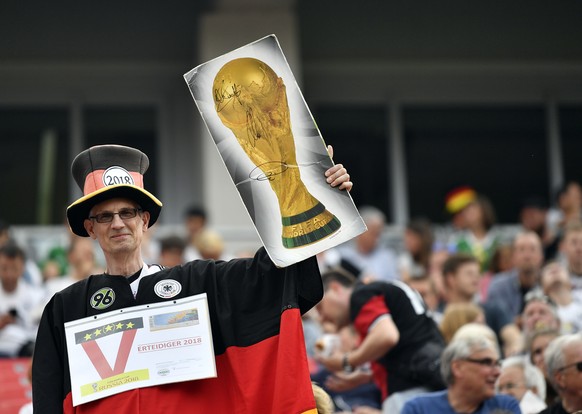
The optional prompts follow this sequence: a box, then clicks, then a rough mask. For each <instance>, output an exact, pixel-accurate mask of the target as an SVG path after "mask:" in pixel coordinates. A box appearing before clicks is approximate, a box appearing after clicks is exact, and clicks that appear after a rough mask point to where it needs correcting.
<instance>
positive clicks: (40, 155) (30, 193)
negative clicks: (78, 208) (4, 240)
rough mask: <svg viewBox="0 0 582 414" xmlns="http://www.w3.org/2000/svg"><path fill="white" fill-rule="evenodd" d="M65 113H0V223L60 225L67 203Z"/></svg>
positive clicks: (13, 110)
mask: <svg viewBox="0 0 582 414" xmlns="http://www.w3.org/2000/svg"><path fill="white" fill-rule="evenodd" d="M69 137H70V132H69V116H68V110H67V109H66V108H57V107H50V108H42V107H34V108H22V107H18V108H14V107H5V108H0V184H1V186H0V188H1V190H2V203H0V219H3V220H5V221H6V222H8V223H9V224H11V225H20V224H27V225H28V224H61V223H63V221H64V211H65V208H66V205H67V200H68V194H67V192H68V188H69V187H68V183H69V179H70V173H69V168H70V167H69V161H68V160H69V153H68V146H69V139H70V138H69Z"/></svg>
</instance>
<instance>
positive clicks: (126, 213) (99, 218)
mask: <svg viewBox="0 0 582 414" xmlns="http://www.w3.org/2000/svg"><path fill="white" fill-rule="evenodd" d="M138 211H140V212H141V211H142V209H141V208H122V209H121V210H119V211H118V212H117V213H113V212H111V211H106V212H105V213H99V214H96V215H94V216H90V217H89V219H91V220H95V221H96V222H97V223H111V222H112V221H113V217H114V216H115V215H116V214H117V215H119V218H120V219H122V220H131V219H132V218H135V216H137V212H138Z"/></svg>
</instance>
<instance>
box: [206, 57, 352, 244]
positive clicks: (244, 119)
mask: <svg viewBox="0 0 582 414" xmlns="http://www.w3.org/2000/svg"><path fill="white" fill-rule="evenodd" d="M212 90H213V96H214V103H215V109H216V112H217V114H218V117H219V118H220V120H221V121H222V123H223V124H224V125H225V126H226V127H227V128H229V129H230V130H231V131H232V132H233V133H234V136H235V137H236V139H237V141H238V143H239V144H240V146H241V147H242V148H243V150H244V151H245V153H246V154H247V155H248V156H249V158H250V159H251V161H252V162H253V163H254V164H255V165H256V166H257V167H259V168H260V169H261V171H262V173H263V174H262V175H261V176H262V177H264V178H265V179H268V180H269V183H270V184H271V188H272V189H273V191H274V192H275V194H276V196H277V200H278V202H279V209H280V212H281V218H282V220H281V221H282V224H283V232H282V239H283V240H282V241H283V246H285V247H286V248H294V247H300V246H305V245H308V244H311V243H314V242H316V241H318V240H321V239H323V238H325V237H327V236H329V235H330V234H332V233H334V232H335V231H337V230H338V229H339V228H340V227H341V223H340V221H339V220H338V219H337V217H335V216H334V215H333V214H332V213H330V212H329V211H328V210H326V208H325V206H324V205H323V204H322V203H321V202H320V201H319V200H317V199H316V198H315V197H313V196H312V195H311V194H310V193H309V191H308V190H307V188H306V187H305V184H304V183H303V182H302V181H301V176H300V174H299V168H298V167H297V160H296V155H295V142H294V139H293V133H292V131H291V120H290V114H289V106H288V103H287V93H286V89H285V84H284V83H283V79H281V78H280V77H278V76H277V74H276V73H275V72H274V71H273V69H271V68H270V67H269V66H268V65H267V64H265V63H264V62H262V61H260V60H257V59H253V58H240V59H234V60H231V61H230V62H228V63H226V64H225V65H224V66H223V67H222V68H221V69H220V70H219V71H218V73H217V74H216V77H215V78H214V84H213V85H212Z"/></svg>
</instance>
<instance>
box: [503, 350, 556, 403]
mask: <svg viewBox="0 0 582 414" xmlns="http://www.w3.org/2000/svg"><path fill="white" fill-rule="evenodd" d="M495 389H496V392H497V393H500V394H508V395H512V396H514V397H515V398H516V399H517V401H519V408H521V412H522V413H523V414H537V413H538V412H540V411H541V410H543V409H544V408H546V403H545V402H544V401H545V399H546V381H545V378H544V374H543V373H542V372H541V371H540V370H539V369H538V368H537V367H535V366H533V365H532V364H531V363H530V362H529V361H528V359H527V357H524V356H513V357H509V358H507V359H505V360H504V361H503V364H502V365H501V375H499V378H498V379H497V384H496V385H495Z"/></svg>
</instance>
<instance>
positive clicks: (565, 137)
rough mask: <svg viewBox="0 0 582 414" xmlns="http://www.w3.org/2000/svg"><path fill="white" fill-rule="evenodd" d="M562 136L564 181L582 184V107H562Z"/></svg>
mask: <svg viewBox="0 0 582 414" xmlns="http://www.w3.org/2000/svg"><path fill="white" fill-rule="evenodd" d="M559 114H560V116H559V118H560V134H561V136H562V154H563V156H562V160H563V163H564V179H565V180H566V181H571V180H573V181H578V182H579V183H581V184H582V168H580V154H582V106H581V105H577V106H574V105H568V106H566V105H564V106H561V107H560V112H559Z"/></svg>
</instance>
